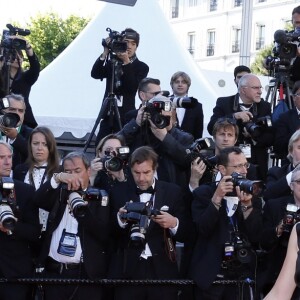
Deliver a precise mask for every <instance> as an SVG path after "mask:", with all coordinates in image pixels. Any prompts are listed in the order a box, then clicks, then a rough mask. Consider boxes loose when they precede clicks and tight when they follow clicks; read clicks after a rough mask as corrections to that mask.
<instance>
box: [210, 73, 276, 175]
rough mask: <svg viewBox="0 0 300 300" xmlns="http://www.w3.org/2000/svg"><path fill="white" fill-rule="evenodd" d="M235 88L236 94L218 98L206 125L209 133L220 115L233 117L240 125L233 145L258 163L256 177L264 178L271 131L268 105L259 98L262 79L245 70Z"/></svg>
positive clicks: (255, 163) (252, 161)
mask: <svg viewBox="0 0 300 300" xmlns="http://www.w3.org/2000/svg"><path fill="white" fill-rule="evenodd" d="M238 91H239V97H236V98H219V99H218V100H217V103H216V106H215V107H214V109H213V115H212V116H211V119H210V121H209V123H208V125H207V129H208V132H209V133H210V134H212V130H213V126H214V124H215V123H216V121H217V120H218V119H219V118H222V117H226V118H234V119H235V120H236V122H237V125H238V127H239V136H238V140H237V142H236V145H237V146H240V147H241V148H242V149H243V151H244V153H245V155H246V157H247V159H249V162H251V163H253V164H254V165H257V166H258V175H259V179H262V180H265V178H266V174H267V170H268V159H269V157H268V147H270V146H271V145H272V143H273V132H272V128H271V126H270V125H271V124H270V123H269V122H268V121H270V116H271V106H270V103H268V102H266V101H264V100H263V99H262V98H261V94H262V86H261V82H260V80H259V78H258V77H257V76H255V75H253V74H245V75H244V76H243V77H242V78H241V79H240V81H239V86H238ZM261 118H263V120H264V122H263V124H262V125H261V124H259V122H258V121H259V120H261ZM256 122H257V123H258V124H257V123H256ZM246 128H247V129H246Z"/></svg>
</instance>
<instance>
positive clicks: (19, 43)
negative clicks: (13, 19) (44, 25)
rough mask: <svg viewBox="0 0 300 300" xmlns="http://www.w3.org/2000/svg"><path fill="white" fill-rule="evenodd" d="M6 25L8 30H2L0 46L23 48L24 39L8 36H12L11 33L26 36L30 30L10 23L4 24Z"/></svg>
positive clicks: (12, 48)
mask: <svg viewBox="0 0 300 300" xmlns="http://www.w3.org/2000/svg"><path fill="white" fill-rule="evenodd" d="M6 27H7V28H8V29H9V30H6V29H5V30H3V33H2V40H1V47H3V48H6V49H8V50H25V49H26V41H24V40H22V39H19V38H17V37H16V38H14V39H11V38H10V36H13V35H22V36H26V35H29V34H30V30H28V29H21V28H18V27H14V26H13V25H11V24H6Z"/></svg>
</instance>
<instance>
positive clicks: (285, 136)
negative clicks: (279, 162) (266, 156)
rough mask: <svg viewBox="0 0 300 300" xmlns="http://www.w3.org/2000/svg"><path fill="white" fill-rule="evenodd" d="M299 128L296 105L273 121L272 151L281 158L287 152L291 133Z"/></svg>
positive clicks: (299, 121)
mask: <svg viewBox="0 0 300 300" xmlns="http://www.w3.org/2000/svg"><path fill="white" fill-rule="evenodd" d="M299 128H300V118H299V117H298V112H297V109H296V107H294V108H292V109H290V110H288V111H286V112H284V113H282V114H281V115H280V116H279V118H278V120H277V122H276V123H275V140H274V151H275V153H276V154H278V155H279V156H280V157H281V158H284V157H286V156H287V154H288V144H289V140H290V138H291V136H292V135H293V133H294V132H295V131H296V130H297V129H299Z"/></svg>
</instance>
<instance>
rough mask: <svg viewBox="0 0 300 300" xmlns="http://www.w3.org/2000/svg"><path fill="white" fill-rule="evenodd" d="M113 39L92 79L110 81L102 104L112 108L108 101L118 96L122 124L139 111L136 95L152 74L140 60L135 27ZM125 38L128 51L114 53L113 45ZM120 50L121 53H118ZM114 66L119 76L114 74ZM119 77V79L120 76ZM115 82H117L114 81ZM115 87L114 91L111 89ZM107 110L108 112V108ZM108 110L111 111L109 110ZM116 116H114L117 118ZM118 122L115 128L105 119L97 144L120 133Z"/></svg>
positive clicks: (111, 38)
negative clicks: (115, 133) (102, 139)
mask: <svg viewBox="0 0 300 300" xmlns="http://www.w3.org/2000/svg"><path fill="white" fill-rule="evenodd" d="M110 33H111V34H110V36H109V37H107V38H106V39H105V41H104V43H103V44H102V45H103V47H104V51H103V53H102V54H101V55H100V57H99V58H98V59H97V60H96V61H95V63H94V65H93V68H92V70H91V76H92V77H93V78H94V79H100V80H103V79H104V78H106V90H105V94H104V98H103V102H102V108H103V106H106V108H108V107H109V103H108V102H107V101H105V100H106V99H107V97H108V96H110V94H111V93H113V94H114V96H116V97H117V104H118V107H117V108H118V110H119V113H120V118H121V125H123V124H124V116H125V114H126V112H128V111H129V110H132V109H135V95H136V92H137V88H138V85H139V82H140V81H141V80H142V79H143V78H145V77H146V76H147V74H148V72H149V67H148V66H147V65H146V64H145V63H144V62H142V61H140V60H138V58H137V56H136V50H137V47H138V45H139V42H140V35H139V33H138V32H136V31H135V30H133V29H131V28H126V29H125V30H124V31H122V32H121V34H117V33H116V32H114V31H110ZM116 39H117V41H118V40H119V39H122V40H121V42H125V43H127V50H126V51H123V52H117V53H114V52H113V50H114V49H112V43H113V42H114V40H116ZM117 51H118V50H117ZM113 64H115V65H114V68H115V74H113V73H112V72H113ZM116 75H117V76H116ZM113 79H114V82H112V80H113ZM112 86H113V90H111V87H112ZM104 111H105V109H104ZM106 111H107V109H106ZM115 117H116V116H114V118H115ZM117 121H118V120H116V119H114V120H113V127H112V126H111V124H109V116H107V115H106V116H104V118H103V120H102V122H101V124H100V129H99V133H98V135H97V139H96V141H97V142H98V141H100V139H101V138H103V137H105V136H106V135H108V134H110V133H113V132H117V131H119V130H120V128H118V126H117V124H118V122H117Z"/></svg>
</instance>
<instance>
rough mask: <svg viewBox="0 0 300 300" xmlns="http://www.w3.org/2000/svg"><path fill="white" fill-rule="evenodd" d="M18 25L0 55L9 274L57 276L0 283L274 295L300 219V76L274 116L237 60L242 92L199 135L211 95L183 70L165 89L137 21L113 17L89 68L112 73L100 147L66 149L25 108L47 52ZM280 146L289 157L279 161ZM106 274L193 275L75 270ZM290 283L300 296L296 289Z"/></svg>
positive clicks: (21, 291)
mask: <svg viewBox="0 0 300 300" xmlns="http://www.w3.org/2000/svg"><path fill="white" fill-rule="evenodd" d="M299 19H300V7H297V8H295V10H294V11H293V20H294V24H295V33H293V34H289V33H285V32H282V31H277V32H276V34H275V37H276V39H277V40H276V42H277V43H279V46H277V48H276V51H277V52H278V53H279V57H277V58H276V60H274V61H273V62H271V64H274V65H273V67H274V69H275V74H274V75H275V78H276V76H277V75H278V74H279V75H282V72H283V69H282V67H283V65H286V57H283V58H282V57H281V55H283V54H284V55H285V54H286V53H283V54H282V51H283V52H284V51H285V50H282V48H284V47H281V48H280V46H282V45H281V44H284V43H288V42H292V43H293V42H294V41H295V34H296V33H297V30H298V27H297V22H298V21H297V20H299ZM9 29H10V30H9V32H8V35H7V36H6V37H5V38H3V39H2V44H1V46H2V50H1V51H2V52H1V60H0V68H1V72H2V74H1V75H2V76H1V77H0V91H1V101H0V104H1V105H0V110H1V115H0V137H1V139H0V178H1V180H0V198H1V202H0V241H1V247H0V258H1V264H0V277H1V278H6V279H8V280H10V281H13V280H14V279H15V278H23V277H25V278H26V277H27V278H32V277H38V278H41V279H43V278H48V279H52V281H48V282H46V283H44V284H41V285H29V284H26V283H25V284H22V282H17V283H14V286H13V287H15V286H16V288H12V284H11V282H5V281H4V282H1V284H0V299H1V300H8V299H16V300H19V299H20V300H27V299H28V300H29V299H46V300H47V299H54V298H55V299H57V300H59V299H86V298H89V299H90V300H93V299H97V300H99V299H108V300H110V299H118V300H120V299H121V300H122V299H124V300H127V299H132V298H133V297H138V298H139V299H145V300H146V299H148V300H149V299H151V300H152V299H157V298H158V297H162V298H163V299H169V300H175V299H178V300H179V299H196V300H206V299H207V300H208V299H214V300H217V299H226V300H227V299H228V300H229V299H230V300H232V299H236V300H238V299H249V300H250V299H262V298H263V297H264V296H266V295H267V294H268V293H269V291H270V290H271V289H272V287H273V285H274V283H275V281H276V278H277V276H278V274H279V272H280V270H281V267H282V265H283V262H284V259H285V256H286V253H287V247H288V241H289V237H290V234H291V232H292V229H293V225H294V224H295V223H297V222H298V221H299V220H300V210H299V208H300V190H299V189H300V184H299V182H300V181H299V180H300V179H299V174H300V169H299V167H298V164H299V162H300V150H299V149H300V129H299V130H298V128H299V127H300V119H299V113H300V104H299V101H300V100H299V99H300V81H295V82H294V84H293V88H292V90H291V95H290V97H291V99H286V102H289V101H291V103H292V107H290V109H288V110H287V111H286V112H282V113H281V114H280V115H279V116H277V118H276V119H275V118H274V116H273V114H272V107H271V104H270V102H268V101H266V100H264V99H262V98H261V95H262V86H261V82H260V80H259V78H258V77H257V76H255V75H254V74H251V71H250V69H249V68H248V67H246V66H237V67H236V68H235V70H234V82H235V84H236V86H237V93H236V94H234V95H232V96H228V97H220V98H218V99H217V100H216V104H215V107H214V109H213V111H212V115H211V118H210V121H209V124H208V127H207V129H208V132H209V133H210V134H211V136H212V138H211V137H203V136H202V135H203V119H204V117H203V109H202V105H205V102H204V101H203V104H201V103H200V101H199V100H200V99H199V100H197V99H196V98H194V97H193V96H192V95H190V94H189V88H190V86H191V78H190V77H189V75H188V74H186V73H185V72H182V71H180V72H176V73H174V74H173V75H172V76H171V79H170V85H171V89H172V92H171V93H169V92H167V91H162V90H161V87H160V80H159V79H156V78H150V77H147V74H148V71H149V67H148V66H147V65H146V64H145V63H144V62H142V61H139V60H138V58H137V56H136V50H137V47H138V45H139V41H140V37H139V34H138V33H137V32H136V31H135V30H133V29H130V28H126V29H125V30H124V31H123V32H122V33H120V34H119V33H118V32H116V31H112V30H111V29H109V28H108V31H109V37H107V38H106V39H103V41H102V46H103V47H104V50H103V52H102V54H101V55H100V57H99V58H98V59H97V60H96V62H95V64H94V66H93V67H92V71H91V76H92V77H93V78H95V79H101V80H103V79H104V78H105V79H106V92H105V95H104V101H103V104H102V108H101V112H100V113H101V117H102V118H101V119H102V123H101V124H100V130H99V134H98V136H97V147H96V149H95V157H94V158H93V159H92V160H91V161H89V159H88V158H87V156H86V155H85V154H84V153H83V152H71V153H69V154H67V155H66V156H65V157H63V158H62V160H61V162H59V154H58V150H57V147H56V142H55V138H54V136H53V134H52V132H51V131H50V130H49V129H48V128H46V127H43V126H37V127H36V125H37V124H36V123H35V121H34V117H33V115H32V114H31V113H30V114H28V113H27V112H28V111H29V112H31V108H30V105H29V93H30V88H31V86H32V84H34V82H35V81H36V80H37V78H38V74H39V63H38V59H37V57H36V55H35V54H34V51H33V49H32V47H31V45H30V44H29V43H28V42H27V41H26V39H25V38H24V37H23V36H25V35H26V34H28V33H27V32H26V30H25V31H21V29H18V28H15V27H12V26H10V27H9ZM20 35H21V36H20ZM22 35H23V36H22ZM292 45H294V44H292ZM278 47H279V48H278ZM284 49H286V47H285V48H284ZM290 49H294V46H291V48H290ZM24 51H25V53H26V55H27V57H28V59H29V62H30V68H29V70H28V71H25V72H24V71H23V70H22V68H21V65H22V58H23V52H24ZM295 55H296V54H295ZM297 59H298V57H297V58H296V59H295V61H296V60H297ZM292 62H294V60H293V61H291V62H290V63H292ZM269 64H270V62H269ZM293 70H294V69H293ZM285 72H286V71H285ZM293 72H294V71H293ZM285 75H286V73H285ZM292 75H293V78H295V76H294V73H293V74H292ZM276 88H277V87H276ZM284 88H285V90H287V89H288V88H289V87H288V86H285V87H284ZM278 89H280V87H278ZM136 92H137V95H138V97H139V99H140V100H141V104H140V106H139V108H138V109H135V107H134V96H135V94H136ZM198 96H201V95H198ZM203 100H204V99H203ZM272 150H274V151H275V153H272V155H273V156H274V157H275V159H276V161H277V160H281V164H279V165H275V166H272V167H270V162H271V159H270V157H271V155H270V153H271V152H272ZM286 156H287V157H286ZM275 159H274V161H275ZM104 278H108V279H124V280H126V279H129V280H130V279H131V280H146V281H149V280H164V279H166V280H170V279H171V280H175V279H192V280H193V281H194V282H195V284H194V285H190V286H180V285H177V286H176V285H172V284H170V285H163V286H159V285H155V284H154V285H145V282H140V283H139V284H138V285H131V284H125V285H124V284H118V285H115V286H113V287H111V286H105V285H99V284H84V281H80V280H97V279H104ZM65 279H68V280H70V279H74V280H79V281H74V282H71V283H70V282H69V283H68V284H65V281H64V280H65ZM230 281H231V284H228V282H230ZM62 283H64V284H62ZM296 283H297V282H296ZM271 293H272V292H271ZM292 293H294V294H293V296H291V297H290V298H291V299H299V295H300V292H299V290H298V288H296V289H295V291H292Z"/></svg>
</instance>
